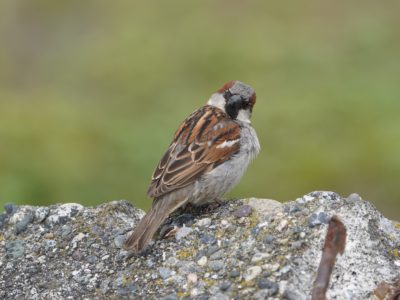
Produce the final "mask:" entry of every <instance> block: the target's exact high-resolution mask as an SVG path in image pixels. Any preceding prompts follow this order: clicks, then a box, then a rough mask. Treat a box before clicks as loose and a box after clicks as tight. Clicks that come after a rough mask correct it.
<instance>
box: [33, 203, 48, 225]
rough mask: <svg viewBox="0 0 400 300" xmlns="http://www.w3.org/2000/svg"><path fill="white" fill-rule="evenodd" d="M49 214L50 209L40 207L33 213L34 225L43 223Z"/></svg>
mask: <svg viewBox="0 0 400 300" xmlns="http://www.w3.org/2000/svg"><path fill="white" fill-rule="evenodd" d="M49 213H50V209H49V208H48V207H45V206H42V207H38V208H36V209H35V211H34V216H35V223H41V222H43V221H44V220H45V219H46V218H47V216H48V215H49Z"/></svg>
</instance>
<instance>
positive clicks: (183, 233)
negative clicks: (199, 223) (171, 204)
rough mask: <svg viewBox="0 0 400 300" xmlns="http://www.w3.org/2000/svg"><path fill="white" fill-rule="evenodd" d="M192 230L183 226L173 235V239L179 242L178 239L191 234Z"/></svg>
mask: <svg viewBox="0 0 400 300" xmlns="http://www.w3.org/2000/svg"><path fill="white" fill-rule="evenodd" d="M192 231H193V229H192V228H190V227H186V226H183V227H182V228H180V229H179V230H178V232H177V233H176V234H175V238H176V239H177V240H178V241H179V240H180V239H182V238H184V237H186V236H187V235H189V234H190V233H192Z"/></svg>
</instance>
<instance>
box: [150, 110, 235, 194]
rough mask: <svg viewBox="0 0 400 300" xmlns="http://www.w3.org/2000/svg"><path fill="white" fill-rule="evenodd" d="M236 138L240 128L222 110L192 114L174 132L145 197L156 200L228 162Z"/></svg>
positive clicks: (233, 151)
mask: <svg viewBox="0 0 400 300" xmlns="http://www.w3.org/2000/svg"><path fill="white" fill-rule="evenodd" d="M239 137H240V126H239V125H238V124H237V123H236V122H234V121H233V120H232V119H230V118H229V117H227V115H226V114H225V113H224V112H223V111H222V110H220V109H218V108H216V107H213V106H204V107H202V108H200V109H199V110H197V111H195V112H194V113H192V114H191V115H190V116H189V117H188V118H187V119H186V120H185V121H184V122H183V123H182V124H181V126H180V127H179V128H178V130H177V131H176V133H175V136H174V140H173V142H172V143H171V145H170V146H169V148H168V150H167V152H166V153H165V154H164V156H163V157H162V159H161V161H160V163H159V164H158V166H157V168H156V170H155V171H154V174H153V176H152V181H151V184H150V187H149V190H148V192H147V194H148V196H149V197H151V198H157V197H160V196H162V195H164V194H166V193H169V192H171V191H173V190H176V189H178V188H182V187H184V186H187V185H189V184H191V183H192V182H194V181H195V180H196V179H197V178H199V177H200V176H201V175H202V174H204V173H207V172H209V171H211V170H212V169H213V168H215V167H216V166H218V165H219V164H221V163H222V162H224V161H226V160H228V159H230V158H231V156H232V155H234V154H235V153H237V151H239V147H240V145H239V142H238V140H239ZM236 140H237V142H236V143H233V142H232V141H236ZM224 142H231V143H229V144H224Z"/></svg>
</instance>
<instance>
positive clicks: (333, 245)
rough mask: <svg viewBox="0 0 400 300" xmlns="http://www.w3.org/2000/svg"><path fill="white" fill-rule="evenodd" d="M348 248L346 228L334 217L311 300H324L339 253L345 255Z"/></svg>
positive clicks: (327, 234) (330, 222) (330, 223)
mask: <svg viewBox="0 0 400 300" xmlns="http://www.w3.org/2000/svg"><path fill="white" fill-rule="evenodd" d="M345 246H346V227H345V226H344V225H343V223H342V221H340V219H339V217H337V216H333V217H332V218H331V220H330V221H329V226H328V232H327V233H326V238H325V244H324V249H323V250H322V256H321V261H320V263H319V267H318V271H317V277H316V279H315V282H314V288H313V291H312V296H311V300H324V299H325V294H326V290H327V289H328V286H329V280H330V277H331V274H332V270H333V267H334V265H335V261H336V256H337V254H338V253H340V254H343V251H344V248H345Z"/></svg>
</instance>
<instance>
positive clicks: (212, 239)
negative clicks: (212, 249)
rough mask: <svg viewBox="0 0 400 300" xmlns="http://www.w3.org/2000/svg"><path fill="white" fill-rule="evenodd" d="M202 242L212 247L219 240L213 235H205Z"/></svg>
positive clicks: (201, 239)
mask: <svg viewBox="0 0 400 300" xmlns="http://www.w3.org/2000/svg"><path fill="white" fill-rule="evenodd" d="M200 241H201V242H202V243H203V244H208V245H212V244H214V243H215V242H216V241H217V240H216V238H215V237H214V236H213V235H210V234H204V235H203V236H202V237H201V238H200Z"/></svg>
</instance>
